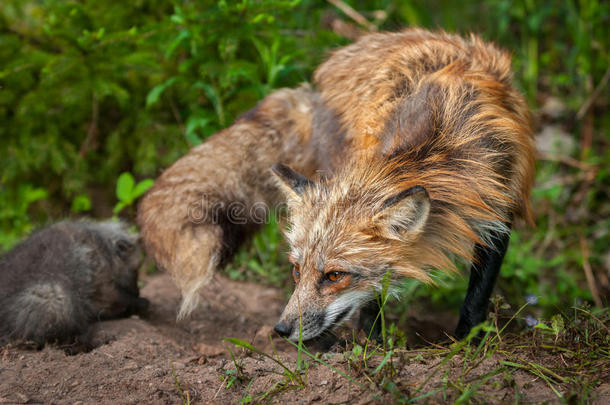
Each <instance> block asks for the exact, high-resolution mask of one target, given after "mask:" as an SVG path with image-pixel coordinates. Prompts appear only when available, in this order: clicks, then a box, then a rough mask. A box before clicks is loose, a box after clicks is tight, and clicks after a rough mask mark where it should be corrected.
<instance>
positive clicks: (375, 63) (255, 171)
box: [138, 29, 535, 339]
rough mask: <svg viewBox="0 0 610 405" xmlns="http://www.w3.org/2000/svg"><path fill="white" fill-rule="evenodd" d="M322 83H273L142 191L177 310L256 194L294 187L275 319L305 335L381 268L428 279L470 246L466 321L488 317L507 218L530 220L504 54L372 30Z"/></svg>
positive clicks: (341, 312) (348, 306) (440, 36)
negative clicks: (284, 282)
mask: <svg viewBox="0 0 610 405" xmlns="http://www.w3.org/2000/svg"><path fill="white" fill-rule="evenodd" d="M314 83H315V89H312V88H310V87H308V86H302V87H300V88H297V89H294V90H289V89H282V90H278V91H276V92H274V93H272V94H271V95H269V96H268V97H266V98H265V99H264V100H263V101H262V102H261V103H260V104H259V105H258V106H256V107H255V108H253V109H252V110H251V111H249V112H248V113H246V114H245V115H243V116H242V117H240V118H239V119H237V121H236V122H235V124H233V125H232V126H231V127H229V128H228V129H226V130H224V131H222V132H220V133H218V134H216V135H214V136H213V137H211V138H210V139H209V140H208V141H207V142H206V143H204V144H203V145H200V146H198V147H196V148H194V149H193V150H192V151H191V152H190V153H189V154H187V155H186V156H185V157H183V158H182V159H180V160H179V161H178V162H176V163H175V164H174V165H173V166H172V167H170V168H169V169H168V170H166V171H165V172H164V173H163V175H162V176H161V177H160V178H159V180H158V181H157V183H156V185H155V187H154V188H153V189H152V190H151V191H150V192H149V194H148V195H147V196H146V197H145V198H144V199H143V201H142V203H141V205H140V208H139V214H138V215H139V223H140V226H141V233H142V239H143V241H144V243H145V246H146V248H147V249H148V252H149V253H150V254H151V255H152V256H153V258H154V259H155V260H156V262H157V263H158V264H159V265H160V266H161V267H163V268H165V269H167V270H168V271H170V272H171V273H172V275H173V276H174V279H175V280H176V281H177V283H178V284H179V285H180V287H181V288H182V291H183V303H182V307H181V310H180V314H179V316H185V315H187V314H189V313H190V312H191V311H192V310H193V309H194V308H195V306H196V304H197V302H198V299H199V295H198V290H199V288H200V287H201V286H202V285H203V284H205V282H206V281H207V280H208V279H209V278H210V277H211V275H212V273H213V271H214V270H215V269H216V268H217V267H219V266H222V264H223V263H224V262H225V261H226V260H227V259H230V257H231V255H232V253H233V252H234V251H235V249H236V247H237V246H238V245H239V244H240V243H241V242H242V241H243V240H244V239H245V238H246V237H247V236H248V235H250V234H251V233H252V232H253V231H255V230H256V228H257V227H258V226H259V224H260V223H261V222H262V221H260V218H261V216H262V214H264V212H263V213H262V214H261V210H259V209H258V208H260V207H262V205H261V204H263V203H264V204H267V205H269V204H274V203H277V202H278V201H287V203H288V207H289V213H290V220H289V222H290V226H289V230H288V231H287V233H286V237H287V240H288V242H289V245H290V254H289V257H290V260H291V261H292V263H293V264H294V268H293V276H294V278H295V282H296V288H295V292H294V294H293V295H292V297H291V299H290V301H289V303H288V305H287V306H286V308H285V310H284V313H283V314H282V316H281V319H280V321H279V322H278V323H277V325H276V327H275V330H276V331H277V332H278V333H279V334H280V335H283V336H287V337H289V338H291V339H297V338H298V336H299V319H301V320H302V336H303V338H304V339H310V338H314V337H316V336H318V335H320V334H322V333H323V332H324V331H326V330H329V329H331V328H332V327H333V326H335V325H337V324H338V323H340V322H342V321H344V320H346V319H347V318H349V317H350V316H352V315H353V314H354V313H355V312H356V311H357V310H358V309H360V308H363V307H364V308H369V307H370V306H369V305H368V304H367V303H370V302H371V301H372V300H374V297H375V291H377V292H378V291H379V290H380V288H381V280H382V277H383V275H384V274H385V273H386V272H388V271H390V272H391V275H392V280H394V281H397V280H399V279H401V278H403V277H411V278H416V279H419V280H423V281H430V277H429V270H430V269H435V268H439V269H454V268H455V267H454V264H453V260H454V259H456V258H457V259H459V258H461V259H463V260H466V261H468V262H471V263H472V269H471V275H470V282H469V286H468V292H467V294H466V299H465V301H464V304H463V306H462V309H461V316H460V321H459V324H458V327H457V330H456V336H457V337H460V338H461V337H463V336H465V335H466V334H467V333H468V331H469V330H470V329H471V328H472V327H473V326H475V325H476V324H478V323H480V322H481V321H483V320H484V319H485V316H486V309H487V304H488V300H489V296H490V294H491V291H492V289H493V286H494V284H495V280H496V278H497V275H498V272H499V270H500V265H501V263H502V260H503V257H504V253H505V251H506V248H507V244H508V239H509V234H510V228H511V224H512V223H513V221H514V220H516V219H518V218H523V219H525V220H526V221H530V222H531V214H530V208H529V195H530V189H531V185H532V181H533V176H534V170H535V162H534V148H533V140H532V130H531V125H530V118H529V113H528V108H527V104H526V102H525V100H524V99H523V97H522V96H521V95H520V94H519V93H518V92H517V91H515V90H514V89H513V87H512V84H511V70H510V58H509V56H508V55H507V54H506V53H505V52H503V51H501V50H499V49H498V48H496V47H495V46H493V45H490V44H486V43H484V42H483V41H482V40H481V39H479V38H478V37H476V36H471V37H470V38H468V39H464V38H461V37H459V36H456V35H450V34H446V33H443V32H436V33H434V32H429V31H425V30H420V29H409V30H406V31H403V32H398V33H378V34H371V35H367V36H365V37H363V38H361V39H359V40H358V41H357V42H356V43H354V44H352V45H349V46H347V47H344V48H341V49H338V50H337V51H335V52H334V53H333V54H332V55H331V56H330V58H329V59H328V60H327V61H326V62H325V63H323V64H322V65H321V66H320V67H319V68H318V70H317V71H316V73H315V76H314ZM275 163H279V164H276V165H275V166H273V172H275V174H276V177H275V178H274V176H273V174H272V170H269V168H270V167H271V166H272V165H274V164H275ZM286 165H289V166H290V167H292V168H293V169H294V170H293V169H291V168H289V167H288V166H286ZM295 170H296V171H295ZM297 172H299V173H302V174H299V173H297ZM312 176H313V180H310V179H309V178H312ZM278 179H279V181H278ZM278 191H279V192H278ZM237 207H239V209H238V210H239V211H240V214H239V215H237V216H236V215H234V214H235V211H236V208H237ZM210 213H212V215H210Z"/></svg>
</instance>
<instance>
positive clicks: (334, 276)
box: [326, 271, 345, 283]
mask: <svg viewBox="0 0 610 405" xmlns="http://www.w3.org/2000/svg"><path fill="white" fill-rule="evenodd" d="M344 275H345V273H343V272H340V271H331V272H330V273H326V279H327V280H328V281H330V282H332V283H335V282H337V281H339V280H341V278H343V276H344Z"/></svg>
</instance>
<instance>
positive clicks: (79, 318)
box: [0, 221, 148, 347]
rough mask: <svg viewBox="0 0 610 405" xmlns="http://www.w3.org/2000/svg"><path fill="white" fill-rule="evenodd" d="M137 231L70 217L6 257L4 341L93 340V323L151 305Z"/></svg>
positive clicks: (1, 314) (1, 268)
mask: <svg viewBox="0 0 610 405" xmlns="http://www.w3.org/2000/svg"><path fill="white" fill-rule="evenodd" d="M141 261H142V254H141V251H140V249H139V247H138V241H137V235H134V234H131V233H128V232H127V231H126V229H125V225H124V224H121V223H118V222H100V223H95V222H85V221H80V222H71V221H64V222H59V223H57V224H54V225H52V226H50V227H48V228H44V229H42V230H39V231H37V232H35V233H34V234H32V235H31V236H30V237H29V238H27V239H26V240H25V241H23V242H21V243H20V244H18V245H17V246H16V247H15V248H14V249H12V250H11V251H9V252H8V253H6V254H5V255H4V256H2V257H1V258H0V342H1V341H4V342H8V341H22V342H23V341H26V342H28V341H29V342H34V343H35V344H36V345H37V346H39V347H40V346H42V345H44V344H45V343H47V342H57V343H60V344H71V343H78V344H79V345H82V346H83V347H86V346H88V345H89V343H90V342H89V336H88V333H87V332H88V330H89V324H90V323H91V322H93V321H96V320H98V319H106V318H114V317H119V316H126V315H129V314H131V313H133V312H136V311H140V310H143V309H145V308H146V307H147V305H148V301H147V300H146V299H144V298H140V297H139V290H138V285H137V269H138V267H139V266H140V263H141Z"/></svg>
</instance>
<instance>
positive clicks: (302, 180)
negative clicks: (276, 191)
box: [271, 163, 313, 199]
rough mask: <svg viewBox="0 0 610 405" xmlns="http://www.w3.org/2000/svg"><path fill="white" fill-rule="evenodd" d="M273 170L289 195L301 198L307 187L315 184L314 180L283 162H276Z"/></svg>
mask: <svg viewBox="0 0 610 405" xmlns="http://www.w3.org/2000/svg"><path fill="white" fill-rule="evenodd" d="M271 170H272V171H273V173H274V174H275V175H276V176H277V177H278V179H279V180H280V181H279V183H280V185H281V186H282V189H284V192H285V193H286V194H287V195H288V196H292V197H295V198H297V199H299V198H300V197H301V195H302V194H303V191H304V190H305V188H307V187H309V186H310V185H313V181H311V180H309V179H308V178H307V177H305V176H303V175H302V174H299V173H297V172H295V171H294V170H292V169H291V168H290V167H288V166H285V165H283V164H281V163H277V164H274V165H273V166H272V167H271Z"/></svg>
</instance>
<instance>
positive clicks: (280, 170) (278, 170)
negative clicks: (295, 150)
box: [271, 163, 293, 177]
mask: <svg viewBox="0 0 610 405" xmlns="http://www.w3.org/2000/svg"><path fill="white" fill-rule="evenodd" d="M271 171H273V173H275V174H277V175H278V176H280V177H286V176H287V175H288V174H289V173H291V172H292V171H293V170H292V169H291V168H290V167H288V166H286V165H283V164H281V163H276V164H274V165H273V166H271Z"/></svg>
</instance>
